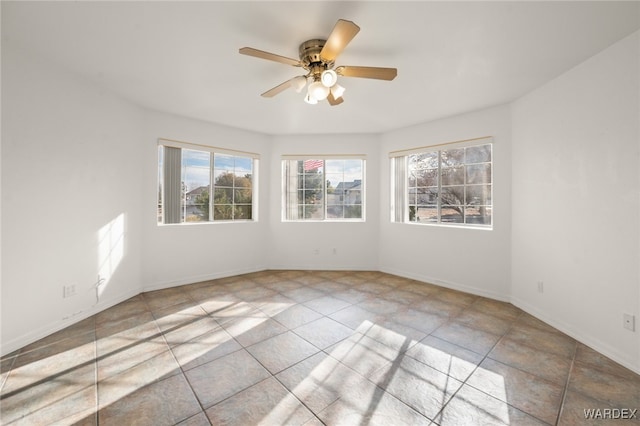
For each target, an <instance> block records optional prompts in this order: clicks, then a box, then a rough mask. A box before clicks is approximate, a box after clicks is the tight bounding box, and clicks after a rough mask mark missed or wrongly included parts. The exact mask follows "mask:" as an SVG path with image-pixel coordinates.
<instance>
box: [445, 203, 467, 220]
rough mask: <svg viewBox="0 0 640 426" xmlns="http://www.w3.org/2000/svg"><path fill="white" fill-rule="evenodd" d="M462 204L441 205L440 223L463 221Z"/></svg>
mask: <svg viewBox="0 0 640 426" xmlns="http://www.w3.org/2000/svg"><path fill="white" fill-rule="evenodd" d="M463 211H464V210H463V208H462V206H442V209H441V211H440V221H441V222H442V223H464V216H463Z"/></svg>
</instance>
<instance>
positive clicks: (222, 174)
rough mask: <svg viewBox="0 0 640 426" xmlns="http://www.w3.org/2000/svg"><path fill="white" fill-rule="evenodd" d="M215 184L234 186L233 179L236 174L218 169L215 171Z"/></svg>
mask: <svg viewBox="0 0 640 426" xmlns="http://www.w3.org/2000/svg"><path fill="white" fill-rule="evenodd" d="M214 177H215V179H214V181H213V184H214V185H215V186H226V187H228V188H232V187H233V179H234V177H235V175H234V174H233V172H230V171H228V170H216V171H215V173H214Z"/></svg>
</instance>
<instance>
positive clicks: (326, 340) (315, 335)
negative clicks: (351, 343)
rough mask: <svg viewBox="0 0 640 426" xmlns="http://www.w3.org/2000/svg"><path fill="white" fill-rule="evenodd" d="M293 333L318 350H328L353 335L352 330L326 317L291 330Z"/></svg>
mask: <svg viewBox="0 0 640 426" xmlns="http://www.w3.org/2000/svg"><path fill="white" fill-rule="evenodd" d="M293 332H294V333H296V334H297V335H298V336H300V337H302V338H303V339H305V340H306V341H308V342H310V343H311V344H313V345H314V346H315V347H317V348H319V349H325V348H328V347H329V346H331V345H334V344H336V343H338V342H340V341H342V340H344V339H346V338H347V337H349V336H351V335H352V334H353V330H352V329H350V328H349V327H347V326H344V325H342V324H340V323H339V322H337V321H334V320H332V319H331V318H328V317H323V318H320V319H317V320H315V321H312V322H310V323H307V324H305V325H302V326H300V327H297V328H295V329H293Z"/></svg>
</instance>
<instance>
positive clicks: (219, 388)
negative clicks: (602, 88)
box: [184, 350, 271, 409]
mask: <svg viewBox="0 0 640 426" xmlns="http://www.w3.org/2000/svg"><path fill="white" fill-rule="evenodd" d="M184 374H185V376H186V377H187V380H188V381H189V384H190V385H191V388H192V389H193V391H194V392H195V394H196V396H197V398H198V400H199V401H200V404H201V405H202V407H203V408H205V409H208V408H209V407H211V406H212V405H214V404H217V403H219V402H220V401H223V400H225V399H227V398H229V397H230V396H233V395H235V394H236V393H238V392H240V391H242V390H244V389H246V388H248V387H250V386H253V385H255V384H256V383H258V382H261V381H262V380H264V379H266V378H267V377H270V376H271V374H269V372H268V371H267V370H266V369H265V368H264V367H263V366H262V365H260V363H258V361H256V360H255V359H254V358H253V357H252V356H251V355H250V354H249V353H248V352H247V351H245V350H239V351H237V352H233V353H231V354H229V355H225V356H223V357H221V358H218V359H216V360H214V361H211V362H208V363H206V364H202V365H200V366H198V367H196V368H193V369H191V370H189V371H186V372H185V373H184Z"/></svg>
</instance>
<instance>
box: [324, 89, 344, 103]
mask: <svg viewBox="0 0 640 426" xmlns="http://www.w3.org/2000/svg"><path fill="white" fill-rule="evenodd" d="M327 101H328V102H329V105H331V106H336V105H340V104H341V103H343V102H344V99H343V98H342V96H340V97H339V98H338V99H336V98H334V97H333V93H331V92H329V96H327Z"/></svg>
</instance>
